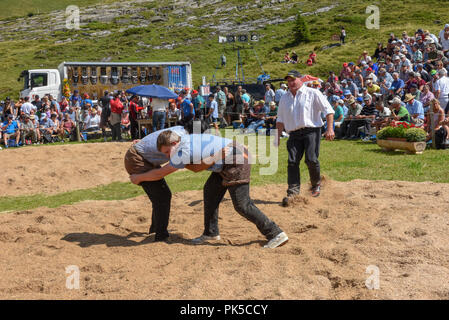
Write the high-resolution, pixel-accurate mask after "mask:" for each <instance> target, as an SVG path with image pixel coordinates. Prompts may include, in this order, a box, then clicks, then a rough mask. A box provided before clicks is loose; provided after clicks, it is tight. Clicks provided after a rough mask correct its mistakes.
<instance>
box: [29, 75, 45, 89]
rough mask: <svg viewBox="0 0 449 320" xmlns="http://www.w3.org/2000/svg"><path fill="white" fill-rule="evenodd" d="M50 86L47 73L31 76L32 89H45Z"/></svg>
mask: <svg viewBox="0 0 449 320" xmlns="http://www.w3.org/2000/svg"><path fill="white" fill-rule="evenodd" d="M47 84H48V75H47V74H46V73H32V74H31V88H37V87H45V86H47Z"/></svg>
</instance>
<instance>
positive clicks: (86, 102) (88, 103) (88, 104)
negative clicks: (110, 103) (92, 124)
mask: <svg viewBox="0 0 449 320" xmlns="http://www.w3.org/2000/svg"><path fill="white" fill-rule="evenodd" d="M93 104H94V103H93V102H92V100H91V99H90V97H89V95H88V94H87V93H85V94H84V95H83V99H82V100H81V103H80V107H81V109H82V110H86V109H87V110H90V108H92V106H93Z"/></svg>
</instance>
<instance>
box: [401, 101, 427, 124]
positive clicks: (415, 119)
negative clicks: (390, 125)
mask: <svg viewBox="0 0 449 320" xmlns="http://www.w3.org/2000/svg"><path fill="white" fill-rule="evenodd" d="M404 102H405V103H407V105H406V108H407V111H408V113H409V114H410V117H411V118H410V120H411V121H412V123H414V124H415V126H417V127H420V126H422V125H423V124H424V109H423V106H422V103H421V102H419V101H418V100H416V99H415V96H413V95H411V94H410V93H407V94H406V95H405V99H404Z"/></svg>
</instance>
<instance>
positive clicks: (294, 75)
mask: <svg viewBox="0 0 449 320" xmlns="http://www.w3.org/2000/svg"><path fill="white" fill-rule="evenodd" d="M289 77H291V78H301V77H302V75H301V74H300V73H299V72H298V71H296V70H290V71H289V72H288V73H287V75H286V76H285V77H284V79H285V80H287V78H289Z"/></svg>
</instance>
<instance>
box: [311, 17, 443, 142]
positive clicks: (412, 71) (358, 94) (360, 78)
mask: <svg viewBox="0 0 449 320" xmlns="http://www.w3.org/2000/svg"><path fill="white" fill-rule="evenodd" d="M448 72H449V24H447V25H445V27H444V29H443V30H441V31H440V33H439V34H438V36H436V35H433V34H431V33H430V32H428V31H427V30H422V29H418V30H417V31H416V32H414V34H413V35H412V36H409V35H408V34H407V32H405V31H404V32H403V33H402V37H396V36H395V35H394V34H393V33H392V34H390V37H389V39H388V40H387V42H386V45H385V46H384V45H383V44H382V43H378V46H377V47H376V49H375V51H374V53H373V55H372V56H370V55H369V53H368V52H367V51H364V52H362V54H361V55H360V56H359V57H358V59H357V61H355V62H347V63H344V64H343V65H342V68H341V70H340V72H339V73H338V75H337V74H335V73H334V72H332V71H331V72H329V77H328V79H327V81H326V82H325V83H324V84H323V85H321V84H320V85H319V86H318V89H320V90H321V91H322V92H323V94H324V95H326V96H327V98H328V101H329V102H330V103H331V104H332V106H333V107H334V109H335V111H336V114H335V117H334V124H332V125H334V126H335V128H336V134H337V138H342V139H358V138H361V137H362V138H365V139H370V138H374V136H375V131H376V130H378V129H381V128H382V127H384V126H387V125H389V124H391V123H392V122H394V121H405V122H408V123H409V124H411V125H413V126H415V127H420V128H423V129H425V130H427V132H428V133H429V135H428V139H430V138H431V134H430V132H431V129H432V128H431V122H432V117H433V118H434V119H433V120H435V121H434V129H435V130H436V131H437V132H438V133H439V134H442V135H443V136H444V137H445V139H449V130H448V124H449V119H448V118H449V77H448ZM310 85H311V86H313V85H312V84H310ZM326 125H327V124H326ZM371 134H372V136H371Z"/></svg>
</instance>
